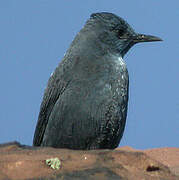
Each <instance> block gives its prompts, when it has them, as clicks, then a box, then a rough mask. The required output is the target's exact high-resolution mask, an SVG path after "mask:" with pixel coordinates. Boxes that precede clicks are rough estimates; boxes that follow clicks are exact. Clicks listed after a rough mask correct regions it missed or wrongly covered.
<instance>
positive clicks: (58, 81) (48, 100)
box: [33, 62, 70, 146]
mask: <svg viewBox="0 0 179 180" xmlns="http://www.w3.org/2000/svg"><path fill="white" fill-rule="evenodd" d="M60 66H61V68H59V67H57V68H56V70H55V72H54V73H53V74H52V75H51V77H50V79H49V81H48V85H47V88H46V89H45V93H44V97H43V101H42V103H41V106H40V113H39V117H38V122H37V126H36V130H35V134H34V139H33V145H34V146H40V145H41V142H42V139H43V136H44V132H45V129H46V126H47V124H48V119H49V116H50V114H51V111H52V109H53V107H54V105H55V103H56V101H57V100H58V98H59V96H60V95H61V94H62V93H63V92H64V90H65V88H66V87H67V85H68V83H69V81H70V80H69V77H70V76H65V77H64V74H65V73H63V71H65V69H64V68H63V67H64V66H65V65H64V62H62V63H61V64H60ZM66 74H67V73H66Z"/></svg>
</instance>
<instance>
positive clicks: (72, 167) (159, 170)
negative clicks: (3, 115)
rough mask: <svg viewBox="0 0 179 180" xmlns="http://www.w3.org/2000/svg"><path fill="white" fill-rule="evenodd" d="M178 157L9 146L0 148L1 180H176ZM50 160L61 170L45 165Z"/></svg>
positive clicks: (161, 152)
mask: <svg viewBox="0 0 179 180" xmlns="http://www.w3.org/2000/svg"><path fill="white" fill-rule="evenodd" d="M178 157H179V148H159V149H151V150H143V151H141V150H135V149H133V148H131V147H121V148H117V149H115V150H92V151H79V150H69V149H55V148H49V147H48V148H46V147H45V148H44V147H31V146H24V145H21V144H19V143H18V142H12V143H6V144H1V145H0V180H15V179H17V180H27V179H28V180H33V179H34V180H37V179H40V180H43V179H44V180H45V179H53V180H58V179H59V180H61V179H63V180H73V179H75V180H80V179H81V180H84V179H85V180H92V179H94V180H95V179H97V180H108V179H109V180H135V179H137V180H138V179H139V180H142V179H144V180H150V179H151V180H177V179H179V158H178ZM51 158H58V159H59V160H60V169H58V170H57V169H53V168H50V167H49V166H48V165H47V164H46V160H48V159H51Z"/></svg>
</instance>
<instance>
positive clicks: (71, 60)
mask: <svg viewBox="0 0 179 180" xmlns="http://www.w3.org/2000/svg"><path fill="white" fill-rule="evenodd" d="M152 41H162V39H161V38H159V37H156V36H151V35H145V34H139V33H136V32H135V31H134V29H133V28H132V27H131V26H130V25H129V24H128V23H127V22H126V21H125V20H124V19H123V18H121V17H119V16H117V15H115V14H113V13H109V12H96V13H93V14H91V16H90V17H89V19H88V20H87V21H86V23H85V25H84V27H83V28H82V29H81V30H80V31H79V33H77V35H76V37H75V38H74V40H73V41H72V43H71V45H70V47H69V49H68V50H67V52H66V54H65V55H64V58H63V59H62V61H60V63H59V65H58V67H57V68H56V69H55V71H54V72H53V73H52V75H51V77H50V78H49V80H48V83H47V87H46V89H45V92H44V96H43V100H42V103H41V106H40V112H39V116H38V121H37V125H36V129H35V133H34V139H33V145H34V146H43V147H44V146H47V147H54V148H67V149H74V150H94V149H115V148H116V147H118V145H119V143H120V140H121V138H122V136H123V133H124V129H125V124H126V117H127V108H128V96H129V75H128V70H127V66H126V63H125V62H124V59H123V57H124V55H125V54H126V53H127V52H128V50H129V49H130V48H131V47H132V46H133V45H135V44H137V43H140V42H152Z"/></svg>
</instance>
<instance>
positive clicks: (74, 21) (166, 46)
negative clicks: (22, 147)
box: [0, 0, 179, 149]
mask: <svg viewBox="0 0 179 180" xmlns="http://www.w3.org/2000/svg"><path fill="white" fill-rule="evenodd" d="M101 11H107V12H112V13H115V14H117V15H119V16H121V17H123V18H124V19H125V20H127V22H128V23H129V24H130V25H131V26H132V27H133V28H134V29H135V30H136V32H139V33H145V34H151V35H155V36H158V37H161V38H162V39H163V40H164V41H163V42H152V43H141V44H137V45H135V46H134V47H133V48H132V49H131V50H130V51H129V52H128V53H127V55H126V56H125V57H124V59H125V61H126V63H127V66H128V71H129V76H130V96H129V108H128V117H127V124H126V128H125V132H124V136H123V138H122V141H121V143H120V146H126V145H127V146H132V147H133V148H137V149H148V148H157V147H179V145H178V137H179V93H178V92H179V83H178V77H179V71H178V69H179V68H178V65H179V35H178V34H179V22H178V17H179V1H178V0H173V1H172V2H171V1H162V0H158V1H156V0H151V1H143V0H135V1H115V0H111V1H106V0H98V1H96V0H90V1H89V0H87V1H82V0H76V1H67V0H60V1H59V0H53V1H50V0H31V1H24V0H18V1H17V0H6V1H0V123H1V124H0V143H4V142H9V141H14V140H16V141H19V142H20V143H22V144H27V145H32V139H33V134H34V130H35V126H36V122H37V118H38V113H39V108H40V104H41V101H42V97H43V93H44V89H45V87H46V84H47V81H48V78H49V77H50V74H51V73H52V72H53V71H54V69H55V68H56V66H57V65H58V63H59V62H60V60H61V59H62V58H63V56H64V54H65V52H66V50H67V49H68V47H69V45H70V43H71V41H72V40H73V38H74V37H75V35H76V33H77V32H78V31H79V30H80V29H81V28H82V27H83V25H84V24H85V22H86V20H87V19H88V18H89V16H90V14H91V13H93V12H101Z"/></svg>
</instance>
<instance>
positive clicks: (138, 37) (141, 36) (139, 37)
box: [132, 34, 162, 43]
mask: <svg viewBox="0 0 179 180" xmlns="http://www.w3.org/2000/svg"><path fill="white" fill-rule="evenodd" d="M132 39H133V42H134V43H140V42H152V41H162V39H161V38H159V37H156V36H151V35H145V34H137V35H136V36H133V38H132Z"/></svg>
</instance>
